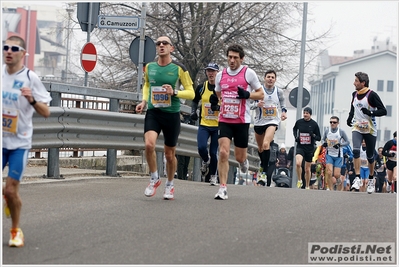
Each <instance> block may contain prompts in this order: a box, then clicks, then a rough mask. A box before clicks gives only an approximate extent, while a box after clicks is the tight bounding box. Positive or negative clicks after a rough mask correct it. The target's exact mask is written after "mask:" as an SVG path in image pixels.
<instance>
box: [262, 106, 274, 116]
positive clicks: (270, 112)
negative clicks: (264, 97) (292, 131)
mask: <svg viewBox="0 0 399 267" xmlns="http://www.w3.org/2000/svg"><path fill="white" fill-rule="evenodd" d="M262 116H263V117H265V118H266V119H274V118H276V117H277V107H276V106H273V105H272V106H263V108H262Z"/></svg>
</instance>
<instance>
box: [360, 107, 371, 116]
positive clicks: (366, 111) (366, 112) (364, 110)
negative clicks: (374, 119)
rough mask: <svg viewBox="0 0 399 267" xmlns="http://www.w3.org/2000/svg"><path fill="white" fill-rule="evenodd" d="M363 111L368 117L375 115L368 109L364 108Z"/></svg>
mask: <svg viewBox="0 0 399 267" xmlns="http://www.w3.org/2000/svg"><path fill="white" fill-rule="evenodd" d="M361 111H362V112H363V114H366V115H368V116H371V115H373V113H371V111H370V110H368V109H367V108H362V109H361Z"/></svg>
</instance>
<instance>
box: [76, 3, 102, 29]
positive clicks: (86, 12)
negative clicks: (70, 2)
mask: <svg viewBox="0 0 399 267" xmlns="http://www.w3.org/2000/svg"><path fill="white" fill-rule="evenodd" d="M77 6H78V10H77V18H78V21H79V24H80V28H81V29H82V31H84V32H87V31H88V28H89V23H90V24H91V25H90V32H92V31H93V29H94V28H95V26H96V24H97V18H98V14H99V13H100V3H78V4H77ZM90 7H91V8H90ZM90 12H91V14H90ZM89 19H91V21H89Z"/></svg>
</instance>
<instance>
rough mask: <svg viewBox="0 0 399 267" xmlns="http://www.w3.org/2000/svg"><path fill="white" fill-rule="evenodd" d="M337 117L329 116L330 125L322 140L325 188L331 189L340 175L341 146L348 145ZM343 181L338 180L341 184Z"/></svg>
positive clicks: (342, 154) (342, 155)
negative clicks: (324, 151)
mask: <svg viewBox="0 0 399 267" xmlns="http://www.w3.org/2000/svg"><path fill="white" fill-rule="evenodd" d="M338 124H339V118H338V117H337V116H332V117H331V118H330V127H329V128H328V129H327V130H326V131H325V132H324V136H323V138H322V140H324V142H323V146H324V147H325V148H326V149H327V154H326V180H327V185H328V188H327V190H333V187H334V185H335V184H336V183H337V181H339V179H340V176H341V166H342V161H343V158H344V153H343V151H342V148H343V147H344V146H346V145H349V139H348V136H347V135H346V133H345V131H344V130H342V129H340V128H339V127H338ZM341 183H343V181H339V182H338V185H341Z"/></svg>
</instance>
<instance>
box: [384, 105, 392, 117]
mask: <svg viewBox="0 0 399 267" xmlns="http://www.w3.org/2000/svg"><path fill="white" fill-rule="evenodd" d="M385 108H386V109H387V117H392V106H386V107H385Z"/></svg>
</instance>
